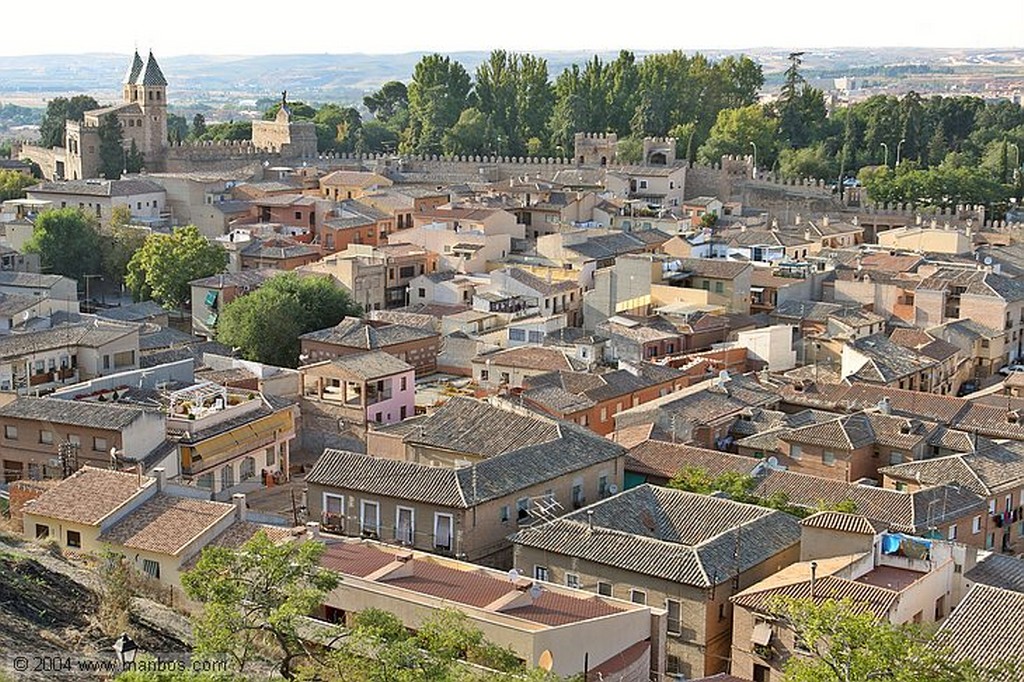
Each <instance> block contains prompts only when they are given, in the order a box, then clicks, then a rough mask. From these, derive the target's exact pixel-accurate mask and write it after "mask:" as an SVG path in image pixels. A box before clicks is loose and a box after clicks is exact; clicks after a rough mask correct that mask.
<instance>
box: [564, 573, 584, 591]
mask: <svg viewBox="0 0 1024 682" xmlns="http://www.w3.org/2000/svg"><path fill="white" fill-rule="evenodd" d="M565 586H566V587H571V588H572V589H574V590H578V589H580V577H579V576H578V575H576V574H575V573H566V574H565Z"/></svg>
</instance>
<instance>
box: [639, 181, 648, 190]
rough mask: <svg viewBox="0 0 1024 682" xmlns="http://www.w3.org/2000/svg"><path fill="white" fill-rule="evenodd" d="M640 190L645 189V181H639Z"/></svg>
mask: <svg viewBox="0 0 1024 682" xmlns="http://www.w3.org/2000/svg"><path fill="white" fill-rule="evenodd" d="M640 189H647V181H646V180H641V181H640Z"/></svg>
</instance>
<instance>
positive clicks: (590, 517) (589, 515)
mask: <svg viewBox="0 0 1024 682" xmlns="http://www.w3.org/2000/svg"><path fill="white" fill-rule="evenodd" d="M587 528H588V529H589V530H594V510H593V509H588V510H587Z"/></svg>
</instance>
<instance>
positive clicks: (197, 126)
mask: <svg viewBox="0 0 1024 682" xmlns="http://www.w3.org/2000/svg"><path fill="white" fill-rule="evenodd" d="M205 134H206V117H205V116H203V115H202V114H196V115H195V116H193V117H192V132H191V133H190V134H189V137H191V138H192V139H194V140H198V139H200V138H201V137H203V135H205Z"/></svg>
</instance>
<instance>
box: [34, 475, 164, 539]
mask: <svg viewBox="0 0 1024 682" xmlns="http://www.w3.org/2000/svg"><path fill="white" fill-rule="evenodd" d="M139 481H140V479H139V476H138V474H135V473H125V472H120V471H111V470H109V469H98V468H96V467H91V466H84V467H82V468H81V469H79V470H78V471H76V472H75V473H73V474H71V475H70V476H68V477H67V478H65V479H64V480H63V481H61V482H60V483H59V484H57V485H56V486H54V487H53V488H52V489H50V490H49V491H48V492H46V493H44V494H43V495H41V496H39V497H38V498H36V499H35V500H33V501H32V502H30V503H29V504H28V505H26V507H25V512H26V513H31V514H38V515H40V516H46V517H48V518H51V519H61V520H64V521H73V522H76V523H81V524H84V525H87V526H95V525H98V524H99V523H100V521H102V520H103V519H104V518H105V517H106V516H107V515H108V514H110V513H111V512H113V511H115V510H117V509H119V508H120V507H121V506H122V505H124V504H125V503H126V502H128V501H129V500H131V499H132V498H133V497H135V495H137V494H138V493H139V492H140V491H141V490H142V489H144V488H147V487H149V486H151V485H155V484H156V479H155V478H151V477H149V476H143V477H142V478H141V482H142V486H141V487H140V486H139Z"/></svg>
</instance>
